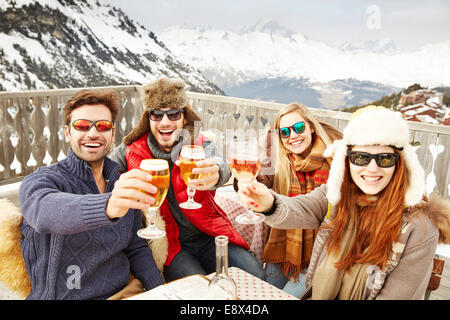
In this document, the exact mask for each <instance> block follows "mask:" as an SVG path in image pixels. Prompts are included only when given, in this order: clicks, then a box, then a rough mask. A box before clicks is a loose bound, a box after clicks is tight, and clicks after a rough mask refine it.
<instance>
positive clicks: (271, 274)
mask: <svg viewBox="0 0 450 320" xmlns="http://www.w3.org/2000/svg"><path fill="white" fill-rule="evenodd" d="M271 132H272V134H270V135H269V139H268V141H269V144H271V141H272V140H271V139H270V138H272V139H275V140H276V141H274V142H275V143H274V145H277V146H278V148H277V150H276V151H277V157H276V159H277V161H273V163H270V164H269V165H274V166H275V168H274V169H275V174H274V175H262V174H260V175H259V176H258V177H257V180H258V181H259V182H261V183H263V184H265V185H266V186H267V187H268V188H271V189H272V190H274V191H276V192H277V193H279V194H282V195H286V196H290V197H292V196H296V195H298V194H305V193H308V192H311V191H312V190H314V189H315V188H316V187H318V186H320V185H321V184H323V183H326V181H327V178H328V171H329V167H330V163H331V159H330V158H328V159H327V158H324V157H323V156H322V153H323V151H324V150H325V148H326V146H328V145H330V144H331V143H332V142H333V141H334V140H335V139H338V138H341V137H342V134H341V133H340V132H339V131H337V130H336V129H335V128H334V127H332V126H331V125H329V124H326V123H322V122H319V121H318V120H317V119H315V118H314V117H313V115H312V114H311V112H310V111H309V110H308V108H307V107H305V106H303V105H300V104H297V103H291V104H289V105H287V106H285V107H284V108H282V109H281V110H280V111H279V112H278V114H277V116H276V118H275V123H274V129H272V130H271ZM268 149H269V150H270V149H271V145H269V146H268ZM266 167H267V162H266ZM262 171H263V172H264V170H262ZM235 188H236V189H237V185H236V183H235ZM316 233H317V230H313V229H302V228H299V229H297V228H296V229H289V230H283V229H278V228H271V230H270V234H269V239H268V241H267V243H266V245H265V248H264V262H265V263H266V273H267V276H268V277H267V279H266V281H267V282H269V283H270V284H272V285H274V286H276V287H278V288H280V289H282V290H284V291H286V292H288V293H290V294H291V295H294V296H296V297H300V296H301V295H302V294H303V293H304V291H305V290H306V288H305V277H306V276H305V274H306V271H307V267H308V264H309V261H310V257H311V252H312V248H313V244H314V237H315V235H316Z"/></svg>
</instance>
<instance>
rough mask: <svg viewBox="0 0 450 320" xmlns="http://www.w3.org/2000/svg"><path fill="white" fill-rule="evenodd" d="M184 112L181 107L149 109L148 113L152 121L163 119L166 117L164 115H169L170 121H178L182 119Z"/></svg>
mask: <svg viewBox="0 0 450 320" xmlns="http://www.w3.org/2000/svg"><path fill="white" fill-rule="evenodd" d="M182 113H184V111H183V110H180V109H170V110H165V111H163V110H151V111H148V115H149V117H150V120H152V121H161V120H162V119H163V118H164V115H167V118H169V120H170V121H177V120H180V118H181V114H182Z"/></svg>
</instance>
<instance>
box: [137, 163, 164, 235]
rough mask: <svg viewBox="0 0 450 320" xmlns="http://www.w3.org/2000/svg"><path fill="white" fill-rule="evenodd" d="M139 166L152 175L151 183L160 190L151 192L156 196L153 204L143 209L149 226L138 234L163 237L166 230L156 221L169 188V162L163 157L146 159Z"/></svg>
mask: <svg viewBox="0 0 450 320" xmlns="http://www.w3.org/2000/svg"><path fill="white" fill-rule="evenodd" d="M139 168H140V169H141V170H143V171H146V172H147V173H149V174H151V175H152V181H151V182H150V183H151V184H153V185H154V186H155V187H156V188H157V189H158V191H157V192H156V193H155V194H150V195H151V196H152V197H153V198H155V202H154V204H153V206H152V207H150V208H148V209H146V210H143V213H144V216H145V220H146V222H147V227H145V228H143V229H140V230H138V232H137V234H138V236H139V237H141V238H144V239H158V238H162V237H164V236H165V235H166V232H165V231H163V230H160V229H158V228H157V227H156V225H155V222H156V217H157V214H158V210H159V207H160V206H161V204H162V203H163V201H164V199H165V198H166V195H167V191H168V190H169V184H170V172H169V163H168V162H167V161H166V160H163V159H144V160H142V162H141V165H140V166H139Z"/></svg>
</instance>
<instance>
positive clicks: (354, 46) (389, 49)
mask: <svg viewBox="0 0 450 320" xmlns="http://www.w3.org/2000/svg"><path fill="white" fill-rule="evenodd" d="M335 47H336V48H339V49H340V50H342V51H345V52H349V53H363V52H372V53H380V54H391V55H392V54H398V53H401V50H399V49H398V48H397V46H396V45H395V43H394V41H392V40H391V39H389V38H381V39H378V40H354V41H340V42H339V41H338V42H337V43H336V44H335Z"/></svg>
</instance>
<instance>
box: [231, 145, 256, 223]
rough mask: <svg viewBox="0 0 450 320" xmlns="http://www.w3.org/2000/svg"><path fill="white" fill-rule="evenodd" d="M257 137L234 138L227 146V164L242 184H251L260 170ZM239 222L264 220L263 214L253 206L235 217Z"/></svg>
mask: <svg viewBox="0 0 450 320" xmlns="http://www.w3.org/2000/svg"><path fill="white" fill-rule="evenodd" d="M259 154H260V147H259V145H258V139H257V138H252V137H242V138H236V137H235V138H234V139H233V140H232V143H231V145H229V146H228V165H229V166H230V170H231V173H232V174H233V176H234V177H235V178H236V179H237V180H238V181H239V182H241V183H244V185H250V184H252V182H253V180H255V178H256V176H257V175H258V173H259V170H261V161H260V158H259ZM236 221H237V222H238V223H241V224H255V223H260V222H262V221H264V215H263V214H261V213H255V212H254V211H253V207H249V208H247V212H246V213H243V214H241V215H239V216H237V217H236Z"/></svg>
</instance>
